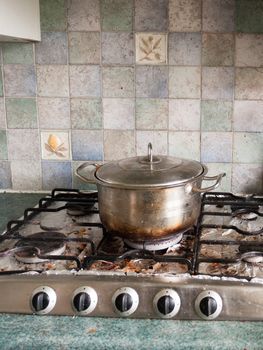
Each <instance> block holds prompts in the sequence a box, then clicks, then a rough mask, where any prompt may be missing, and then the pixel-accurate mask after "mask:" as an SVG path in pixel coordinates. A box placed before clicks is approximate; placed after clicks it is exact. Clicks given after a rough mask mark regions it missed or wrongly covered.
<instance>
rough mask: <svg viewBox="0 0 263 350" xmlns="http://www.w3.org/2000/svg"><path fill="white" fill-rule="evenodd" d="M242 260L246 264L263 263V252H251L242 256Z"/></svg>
mask: <svg viewBox="0 0 263 350" xmlns="http://www.w3.org/2000/svg"><path fill="white" fill-rule="evenodd" d="M240 260H242V261H245V262H246V263H249V264H252V265H254V264H255V265H256V264H262V263H263V252H260V251H250V252H246V253H244V254H242V255H241V257H240Z"/></svg>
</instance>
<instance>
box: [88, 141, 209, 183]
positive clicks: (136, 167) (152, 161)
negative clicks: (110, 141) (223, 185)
mask: <svg viewBox="0 0 263 350" xmlns="http://www.w3.org/2000/svg"><path fill="white" fill-rule="evenodd" d="M205 169H206V168H205V167H204V166H203V165H202V164H201V163H199V162H197V161H193V160H187V159H180V158H175V157H168V156H161V155H153V154H152V145H151V143H149V145H148V155H147V156H140V157H132V158H126V159H122V160H118V161H113V162H109V163H105V164H103V165H102V166H100V167H99V168H98V169H97V170H96V173H95V176H96V178H97V180H99V181H100V182H103V184H108V185H112V186H116V187H126V188H133V189H136V188H149V187H150V188H151V187H171V186H178V185H181V184H185V183H187V182H189V181H191V180H193V179H195V178H196V177H198V176H200V175H201V174H203V173H204V171H205Z"/></svg>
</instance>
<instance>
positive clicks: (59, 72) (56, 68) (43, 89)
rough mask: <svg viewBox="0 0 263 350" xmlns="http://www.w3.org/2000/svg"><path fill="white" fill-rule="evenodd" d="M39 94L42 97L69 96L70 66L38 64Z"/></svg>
mask: <svg viewBox="0 0 263 350" xmlns="http://www.w3.org/2000/svg"><path fill="white" fill-rule="evenodd" d="M37 85H38V95H39V96H42V97H67V96H68V95H69V81H68V66H66V65H47V66H46V65H42V66H37Z"/></svg>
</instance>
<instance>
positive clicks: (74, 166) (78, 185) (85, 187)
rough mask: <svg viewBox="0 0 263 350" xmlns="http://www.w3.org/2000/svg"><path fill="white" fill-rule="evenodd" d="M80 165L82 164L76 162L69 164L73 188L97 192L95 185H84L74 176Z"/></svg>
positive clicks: (84, 183)
mask: <svg viewBox="0 0 263 350" xmlns="http://www.w3.org/2000/svg"><path fill="white" fill-rule="evenodd" d="M94 163H99V162H94ZM81 164H83V162H77V161H76V162H72V163H71V165H72V174H73V188H78V189H80V190H90V191H96V190H97V187H96V185H93V184H89V183H86V182H84V181H82V180H81V179H79V178H78V177H77V176H76V170H77V168H78V167H79V166H80V165H81Z"/></svg>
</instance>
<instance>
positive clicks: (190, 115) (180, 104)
mask: <svg viewBox="0 0 263 350" xmlns="http://www.w3.org/2000/svg"><path fill="white" fill-rule="evenodd" d="M169 129H170V130H178V131H190V130H200V101H199V100H191V99H189V100H184V99H177V100H174V99H170V100H169Z"/></svg>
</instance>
